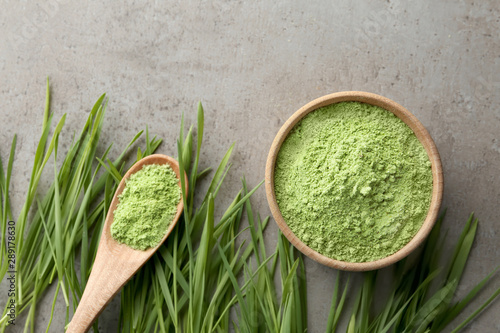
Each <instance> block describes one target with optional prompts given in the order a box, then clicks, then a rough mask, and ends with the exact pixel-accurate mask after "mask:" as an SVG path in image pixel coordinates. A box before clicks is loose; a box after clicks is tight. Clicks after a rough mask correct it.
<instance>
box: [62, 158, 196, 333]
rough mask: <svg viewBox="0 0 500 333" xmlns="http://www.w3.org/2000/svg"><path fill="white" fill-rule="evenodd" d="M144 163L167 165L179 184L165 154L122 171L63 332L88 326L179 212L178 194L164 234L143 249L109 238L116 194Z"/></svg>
mask: <svg viewBox="0 0 500 333" xmlns="http://www.w3.org/2000/svg"><path fill="white" fill-rule="evenodd" d="M148 164H168V165H170V167H171V168H172V169H173V170H174V172H175V174H176V175H177V178H178V179H179V182H178V185H179V187H180V186H181V182H180V172H179V165H178V163H177V161H176V160H174V159H173V158H171V157H169V156H166V155H160V154H155V155H150V156H148V157H145V158H143V159H141V160H140V161H138V162H137V163H136V164H134V165H133V166H132V167H131V168H130V170H129V171H128V172H127V173H126V174H125V176H124V177H123V179H122V181H121V182H120V184H119V185H118V188H117V190H116V193H115V195H114V197H113V200H112V201H111V205H110V208H109V211H108V215H107V216H106V221H105V223H104V227H103V231H102V234H101V240H100V243H99V248H98V250H97V254H96V258H95V261H94V266H93V267H92V272H91V273H90V277H89V280H88V282H87V286H86V288H85V291H84V292H83V296H82V299H81V300H80V303H79V305H78V308H77V309H76V312H75V314H74V316H73V319H72V320H71V322H70V323H69V325H68V329H67V331H66V332H71V333H78V332H87V331H88V330H89V328H90V327H91V325H92V323H93V322H94V321H95V319H96V318H97V317H98V316H99V314H100V313H101V312H102V311H103V310H104V308H105V307H106V305H107V304H108V303H109V302H110V301H111V299H112V298H113V297H114V296H115V295H116V294H117V293H118V291H120V289H121V288H122V287H123V285H124V284H125V283H126V282H127V281H128V280H130V278H132V276H133V275H134V274H135V273H136V272H137V271H138V270H139V268H141V267H142V266H143V265H144V264H145V263H146V261H148V259H149V258H150V257H151V256H152V255H153V254H154V253H155V252H156V250H158V248H159V247H160V246H161V245H162V244H163V242H164V241H165V240H166V239H167V237H168V235H169V234H170V233H171V232H172V230H173V229H174V227H175V225H176V224H177V221H178V220H179V217H180V216H181V214H182V211H183V209H184V203H183V201H182V198H181V200H180V202H179V204H178V205H177V213H176V215H175V217H174V219H173V221H172V223H171V224H170V226H169V227H168V230H167V232H166V234H165V236H164V237H163V239H162V241H161V242H160V243H159V244H158V245H157V246H156V247H154V248H149V249H147V250H145V251H141V250H135V249H133V248H131V247H128V246H127V245H125V244H119V243H118V242H116V241H115V240H114V239H113V237H112V236H111V232H110V227H111V224H112V223H113V212H114V211H115V209H116V205H117V204H118V201H119V200H118V195H120V194H121V193H122V191H123V189H124V188H125V180H126V179H128V177H130V175H132V174H133V173H136V172H137V171H139V170H141V169H142V167H143V166H144V165H148ZM184 177H185V179H186V181H185V184H186V192H187V183H188V180H187V176H186V174H184Z"/></svg>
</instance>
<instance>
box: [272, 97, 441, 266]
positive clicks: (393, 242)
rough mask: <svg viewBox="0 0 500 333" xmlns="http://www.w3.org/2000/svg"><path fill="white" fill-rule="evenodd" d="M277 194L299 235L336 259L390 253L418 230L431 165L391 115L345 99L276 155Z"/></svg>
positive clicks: (305, 123)
mask: <svg viewBox="0 0 500 333" xmlns="http://www.w3.org/2000/svg"><path fill="white" fill-rule="evenodd" d="M274 177H275V193H276V199H277V202H278V206H279V208H280V211H281V214H282V215H283V218H284V219H285V222H286V223H287V224H288V226H289V227H290V229H291V230H292V231H293V232H294V233H295V235H296V236H297V237H298V238H299V239H301V240H302V241H303V242H304V243H305V244H307V245H308V246H309V247H310V248H312V249H313V250H315V251H317V252H319V253H321V254H323V255H325V256H327V257H330V258H333V259H337V260H342V261H347V262H367V261H374V260H377V259H381V258H384V257H386V256H388V255H391V254H393V253H395V252H397V251H398V250H399V249H401V248H402V247H403V246H404V245H406V244H407V243H408V242H409V241H410V240H411V239H412V238H413V236H414V235H415V234H416V233H417V231H418V230H419V229H420V227H421V225H422V223H423V221H424V220H425V217H426V216H427V211H428V209H429V205H430V201H431V192H432V173H431V163H430V161H429V158H428V156H427V153H426V152H425V149H424V147H423V146H422V144H421V143H420V142H419V141H418V139H417V137H416V136H415V134H414V133H413V132H412V130H411V129H410V128H409V127H408V126H407V125H406V124H405V123H404V122H403V121H401V120H400V119H399V118H397V117H396V116H395V115H393V114H392V113H391V112H389V111H387V110H384V109H382V108H379V107H376V106H372V105H368V104H364V103H358V102H342V103H337V104H332V105H329V106H327V107H323V108H320V109H317V110H315V111H313V112H311V113H309V114H308V115H307V116H306V117H304V118H303V119H302V120H301V121H300V122H299V123H298V124H297V125H296V126H295V127H294V129H293V130H292V131H291V132H290V134H289V135H288V137H287V138H286V140H285V141H284V142H283V145H282V146H281V149H280V151H279V153H278V157H277V161H276V166H275V176H274Z"/></svg>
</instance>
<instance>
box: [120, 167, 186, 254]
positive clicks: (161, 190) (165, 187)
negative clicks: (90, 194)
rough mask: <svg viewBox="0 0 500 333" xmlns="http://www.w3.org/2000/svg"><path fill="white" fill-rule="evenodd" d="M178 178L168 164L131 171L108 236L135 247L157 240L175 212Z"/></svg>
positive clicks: (153, 244)
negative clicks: (132, 172)
mask: <svg viewBox="0 0 500 333" xmlns="http://www.w3.org/2000/svg"><path fill="white" fill-rule="evenodd" d="M180 198H181V191H180V188H179V186H178V179H177V176H176V174H175V172H174V171H173V170H172V168H171V167H170V166H169V165H167V164H164V165H158V164H150V165H145V166H144V167H143V168H142V169H141V170H139V171H137V172H136V173H134V174H132V175H131V176H130V177H129V178H128V179H127V180H126V185H125V188H124V189H123V192H122V193H121V194H120V195H119V196H118V199H119V203H118V205H117V207H116V210H115V211H114V219H113V224H111V236H112V237H113V238H114V239H115V240H116V241H118V242H119V243H124V244H126V245H128V246H130V247H131V248H134V249H136V250H146V249H148V248H151V247H155V246H156V245H158V244H159V243H160V241H161V240H162V238H163V236H164V235H165V233H166V232H167V229H168V226H169V225H170V223H171V222H172V220H173V218H174V217H175V214H176V213H177V205H178V204H179V201H180Z"/></svg>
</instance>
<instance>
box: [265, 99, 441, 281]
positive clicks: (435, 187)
mask: <svg viewBox="0 0 500 333" xmlns="http://www.w3.org/2000/svg"><path fill="white" fill-rule="evenodd" d="M347 101H352V102H362V103H366V104H370V105H375V106H379V107H381V108H383V109H385V110H387V111H390V112H392V113H393V114H394V115H396V116H397V117H398V118H399V119H401V120H402V121H403V122H404V123H405V124H406V125H408V127H410V128H411V129H412V131H413V132H414V133H415V135H416V137H417V138H418V140H419V141H420V143H421V144H422V145H423V146H424V148H425V150H426V152H427V155H428V157H429V160H430V162H431V170H432V197H431V203H430V205H429V210H428V212H427V216H426V218H425V220H424V222H423V223H422V226H421V227H420V229H419V231H418V232H417V233H416V234H415V236H414V237H413V238H412V239H411V240H410V241H409V242H408V243H407V244H406V245H405V246H403V247H402V248H401V249H399V250H398V251H397V252H395V253H394V254H391V255H389V256H387V257H385V258H382V259H378V260H375V261H369V262H346V261H340V260H336V259H332V258H329V257H327V256H324V255H322V254H320V253H318V252H316V251H314V250H313V249H311V248H310V247H308V246H307V245H306V244H305V243H303V242H302V241H301V240H300V239H299V238H298V237H297V236H295V234H294V233H293V232H292V230H291V229H290V228H289V227H288V225H287V224H286V222H285V220H284V218H283V216H282V215H281V212H280V210H279V207H278V203H277V201H276V194H275V192H274V168H275V165H276V158H277V156H278V152H279V150H280V148H281V145H282V144H283V142H284V141H285V139H286V137H287V136H288V134H289V133H290V131H291V130H292V129H293V128H294V127H295V125H296V124H297V123H298V122H299V121H300V120H301V119H302V118H304V117H305V116H306V115H307V114H309V113H310V112H313V111H314V110H316V109H318V108H321V107H324V106H327V105H330V104H335V103H340V102H347ZM265 186H266V196H267V201H268V204H269V208H270V209H271V214H272V215H273V217H274V220H275V221H276V223H277V224H278V227H279V228H280V229H281V231H282V233H283V234H284V235H285V237H286V238H287V239H288V240H289V241H290V243H292V244H293V245H294V246H295V247H296V248H297V249H298V250H299V251H301V252H302V253H303V254H305V255H306V256H308V257H309V258H311V259H313V260H315V261H317V262H319V263H321V264H323V265H326V266H330V267H332V268H336V269H340V270H345V271H369V270H375V269H380V268H383V267H386V266H389V265H391V264H394V263H396V262H397V261H399V260H401V259H403V258H405V257H406V256H408V255H409V254H410V253H411V252H413V251H414V250H415V249H416V248H417V247H419V245H420V244H421V243H422V242H423V241H424V240H425V239H426V238H427V236H428V235H429V233H430V231H431V230H432V227H433V226H434V224H435V222H436V219H437V217H438V214H439V209H440V207H441V203H442V197H443V188H444V179H443V170H442V164H441V158H440V156H439V152H438V150H437V147H436V144H435V143H434V141H433V140H432V138H431V136H430V134H429V132H428V131H427V130H426V129H425V127H424V125H422V123H421V122H420V121H419V120H418V119H417V118H416V117H415V116H414V115H413V114H412V113H411V112H410V111H408V110H407V109H406V108H404V107H403V106H401V105H400V104H398V103H396V102H394V101H392V100H390V99H389V98H386V97H383V96H380V95H377V94H373V93H369V92H363V91H342V92H337V93H333V94H329V95H325V96H322V97H319V98H317V99H315V100H313V101H311V102H309V103H307V104H306V105H304V106H303V107H301V108H300V109H299V110H297V111H296V112H295V113H294V114H293V115H292V116H291V117H290V118H288V120H287V121H286V122H285V123H284V124H283V126H281V128H280V130H279V131H278V133H277V134H276V137H275V138H274V140H273V143H272V144H271V148H270V150H269V154H268V157H267V162H266V172H265Z"/></svg>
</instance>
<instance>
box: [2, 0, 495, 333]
mask: <svg viewBox="0 0 500 333" xmlns="http://www.w3.org/2000/svg"><path fill="white" fill-rule="evenodd" d="M0 5H1V8H2V10H1V11H0V142H1V144H0V154H1V157H2V159H6V158H7V155H8V148H9V144H10V141H11V140H12V137H13V135H14V134H15V133H17V134H18V145H17V154H16V159H15V166H14V176H13V179H12V208H13V211H14V216H18V214H19V212H20V209H21V205H22V202H23V199H24V196H25V189H26V186H27V183H28V179H29V173H30V170H31V164H32V161H33V156H34V151H35V148H36V147H35V144H36V142H37V139H38V136H39V132H40V128H41V120H42V115H43V106H44V93H45V91H44V89H45V87H44V84H45V79H46V77H47V76H49V77H50V80H51V86H52V92H53V105H52V106H53V107H52V110H53V111H54V113H55V117H56V118H59V117H60V116H62V114H63V113H67V114H68V117H67V121H66V125H65V130H64V134H63V136H62V138H61V142H67V141H68V140H69V138H70V137H71V135H72V134H73V133H74V132H75V131H77V130H78V129H79V128H80V127H81V123H82V121H83V120H84V119H85V118H86V116H87V115H88V112H89V108H90V107H91V106H92V104H93V102H94V101H95V100H96V99H97V98H98V97H99V96H100V94H102V93H103V92H107V93H108V96H109V107H108V112H107V115H106V120H105V125H104V135H103V137H102V142H103V143H106V144H108V143H110V142H112V141H113V142H115V143H117V145H119V144H122V145H123V144H125V142H128V141H129V140H130V138H131V137H132V136H133V135H134V134H135V133H136V132H138V131H139V130H142V129H144V128H145V127H146V125H148V126H149V129H150V131H151V132H152V133H155V134H158V135H159V136H161V137H163V138H164V140H165V141H164V144H163V145H162V146H161V147H160V150H159V151H160V152H162V153H165V154H172V155H175V150H174V149H175V138H176V135H177V133H178V128H179V123H180V118H181V113H182V112H184V113H185V117H186V122H187V123H188V124H189V123H194V122H195V118H196V112H195V110H196V105H197V103H198V101H202V102H203V105H204V107H205V110H206V127H205V128H206V137H205V139H206V140H205V148H204V153H203V155H202V166H209V165H214V164H215V163H216V162H218V161H219V160H220V159H221V158H222V156H223V154H224V152H225V150H226V149H227V147H229V145H230V144H231V143H232V142H236V150H235V154H234V156H233V158H232V163H233V169H232V171H231V172H230V174H229V177H228V181H227V184H226V185H225V188H224V191H223V194H222V197H221V199H220V200H221V201H224V202H229V200H230V198H231V196H233V195H234V194H235V193H236V191H237V190H238V189H239V187H240V177H241V176H242V175H245V176H246V178H247V180H248V182H249V183H250V184H253V185H255V184H257V183H258V182H259V181H260V180H262V179H263V178H264V166H265V161H266V157H267V152H268V149H269V147H270V145H271V142H272V140H273V138H274V136H275V134H276V133H277V131H278V129H279V128H280V126H281V125H282V124H283V123H284V121H285V120H286V119H287V118H288V117H289V116H290V115H291V114H292V113H293V112H294V111H296V110H297V109H298V108H299V107H301V106H302V105H304V104H305V103H307V102H308V101H310V100H312V99H314V98H317V97H319V96H322V95H325V94H328V93H332V92H337V91H343V90H361V91H369V92H374V93H378V94H381V95H383V96H386V97H389V98H391V99H393V100H395V101H396V102H398V103H400V104H402V105H404V106H405V107H406V108H408V109H409V110H410V111H411V112H413V113H414V114H415V115H416V116H417V118H418V119H420V121H421V122H422V123H423V124H424V126H426V128H427V129H428V130H429V132H430V134H431V135H432V137H433V138H434V140H435V142H436V144H437V147H438V149H439V152H440V154H441V157H442V161H443V166H444V174H445V192H444V202H443V207H447V208H448V213H447V217H446V221H445V224H444V227H445V228H446V229H448V230H449V239H450V240H452V239H456V238H457V236H458V234H459V232H460V231H461V228H462V226H463V225H464V223H465V221H466V219H467V217H468V215H469V214H470V213H471V212H473V211H474V212H475V213H476V216H477V217H478V218H479V220H480V226H479V230H478V234H477V239H476V243H475V245H474V247H473V250H472V253H471V260H470V262H469V264H468V266H467V269H466V273H465V276H464V279H463V281H462V284H461V287H460V288H459V290H458V294H460V295H464V294H465V293H466V291H467V290H468V289H469V288H470V287H471V286H473V285H474V284H475V283H477V282H478V281H479V280H480V279H481V277H482V276H485V275H486V274H487V273H488V272H490V271H491V269H492V268H493V267H495V266H497V265H499V264H500V258H499V254H500V242H499V239H500V216H499V214H498V211H499V210H498V203H499V199H500V108H499V105H500V38H499V35H498V32H499V31H500V4H499V3H498V1H496V0H489V1H487V0H483V1H473V0H462V1H427V0H426V1H413V2H404V1H397V0H387V1H380V0H377V1H356V2H353V1H346V0H342V1H319V0H311V1H281V0H277V1H223V0H214V1H192V0H188V1H182V2H181V1H179V2H173V1H165V2H162V1H133V2H129V3H127V4H125V3H122V2H118V1H115V2H107V3H106V2H102V1H80V2H70V1H67V0H52V1H47V2H39V3H35V2H28V1H20V2H18V1H13V0H0ZM66 148H67V146H66ZM49 178H50V177H49V175H47V176H46V178H45V180H44V183H43V184H42V188H43V185H44V184H45V185H46V184H47V183H48V179H49ZM253 202H254V204H255V206H256V208H257V210H258V211H259V212H260V213H261V214H262V215H269V213H270V212H269V208H268V206H267V201H266V198H265V192H264V189H263V188H262V189H260V190H259V191H258V192H257V193H256V194H255V196H254V198H253ZM266 237H267V242H268V245H269V247H273V246H274V244H275V243H276V239H277V227H276V225H275V224H271V225H270V226H269V228H268V230H267V232H266ZM445 246H446V247H448V248H451V246H452V244H451V242H448V243H446V244H445ZM306 267H307V278H308V300H309V313H308V316H309V322H310V330H309V331H310V332H322V331H324V329H325V327H326V318H327V314H328V309H329V306H330V298H331V293H332V290H333V282H334V279H335V276H336V271H335V270H334V269H330V268H327V267H323V266H321V265H319V264H317V263H315V262H313V261H311V260H306ZM499 285H500V279H499V278H498V277H496V278H495V279H494V280H493V282H492V283H491V284H490V285H489V286H488V287H487V289H486V291H485V292H484V293H482V294H481V296H480V297H478V299H477V300H475V301H474V302H473V306H472V307H471V308H469V313H470V309H472V308H473V307H474V306H477V305H479V304H480V302H481V301H484V300H485V299H486V298H487V297H488V296H489V294H491V292H492V291H493V290H494V289H495V287H496V288H498V286H499ZM1 286H2V287H1V289H0V305H2V304H5V299H6V284H5V281H4V283H2V285H1ZM50 302H51V296H49V297H46V298H44V299H43V300H42V301H41V303H40V307H39V314H38V316H37V323H38V326H37V329H36V331H37V332H39V331H44V330H45V327H46V325H47V322H48V313H49V312H50V311H49V310H50ZM63 304H64V302H63V300H62V299H60V300H59V302H58V304H57V305H56V316H55V318H54V323H53V325H52V331H54V332H60V331H62V330H63V327H64V311H65V310H64V305H63ZM117 309H118V303H117V302H116V301H115V302H113V303H111V305H110V306H109V307H108V308H107V309H106V311H105V312H104V314H103V315H102V320H101V321H100V322H101V326H102V328H103V330H104V331H110V332H112V331H116V324H117ZM467 314H468V313H465V314H464V315H462V316H461V318H462V319H464V318H465V316H466V315H467ZM499 315H500V302H496V303H494V304H493V305H492V306H490V307H489V308H488V309H486V310H485V311H484V313H483V314H482V315H481V316H480V317H479V319H478V320H476V321H474V322H473V323H472V324H470V325H469V326H468V327H467V328H466V329H465V330H464V332H499V331H500V321H499V319H498V317H499ZM21 330H22V320H20V319H19V321H18V322H17V325H16V326H15V327H14V328H13V329H12V328H11V329H10V332H20V331H21Z"/></svg>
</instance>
